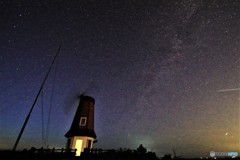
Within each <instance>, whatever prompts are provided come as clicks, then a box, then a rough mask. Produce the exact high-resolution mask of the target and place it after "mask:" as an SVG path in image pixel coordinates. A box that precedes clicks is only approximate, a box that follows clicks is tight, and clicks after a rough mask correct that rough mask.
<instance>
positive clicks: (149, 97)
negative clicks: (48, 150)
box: [0, 0, 240, 157]
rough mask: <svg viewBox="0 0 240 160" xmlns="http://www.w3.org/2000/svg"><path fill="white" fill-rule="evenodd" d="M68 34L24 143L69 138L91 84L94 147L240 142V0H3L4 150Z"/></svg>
mask: <svg viewBox="0 0 240 160" xmlns="http://www.w3.org/2000/svg"><path fill="white" fill-rule="evenodd" d="M60 43H62V48H61V50H60V54H59V56H58V58H57V62H56V63H55V64H54V66H53V68H52V71H51V73H50V75H49V77H48V80H47V82H46V84H45V86H44V89H43V94H41V95H40V97H39V99H38V102H37V105H36V106H35V108H34V111H33V113H32V115H31V117H30V120H29V123H28V125H27V127H26V129H25V132H24V133H23V136H22V139H21V140H20V143H19V146H18V149H23V148H30V147H32V146H34V147H41V146H44V147H46V146H47V145H49V147H56V148H62V147H65V144H66V138H65V137H64V134H65V133H66V132H67V131H68V130H69V128H70V125H71V123H72V120H73V117H74V114H75V112H76V109H77V105H78V102H79V99H78V98H77V97H78V96H79V95H80V94H82V93H84V94H86V95H89V96H93V97H94V98H95V100H96V103H95V132H96V134H97V139H98V142H97V143H96V144H95V147H98V148H103V149H112V148H115V149H118V148H120V147H121V148H132V149H135V148H137V147H138V146H139V145H140V144H143V146H145V147H146V148H147V149H148V150H151V151H153V152H156V153H157V155H158V156H162V155H164V154H165V153H171V150H172V148H173V147H174V148H178V149H177V153H178V154H179V155H182V156H184V157H191V156H196V157H200V156H209V152H210V151H212V150H213V151H238V152H239V151H240V149H239V146H240V143H239V137H240V136H239V135H240V126H239V121H240V119H239V112H240V109H239V107H240V97H239V90H238V89H239V88H240V81H239V78H240V77H239V71H240V53H239V52H240V1H238V0H208V1H207V0H195V1H194V0H181V1H180V0H178V1H177V0H172V1H169V0H159V1H153V0H146V1H137V0H126V1H122V0H121V1H120V0H119V1H117V0H115V1H104V0H103V1H102V0H101V1H100V0H99V1H97V0H76V1H68V0H51V1H50V0H41V1H39V2H37V1H26V0H17V1H16V0H12V1H9V0H0V149H12V147H13V144H14V142H15V140H16V138H17V135H18V133H19V131H20V129H21V127H22V124H23V122H24V120H25V117H26V115H27V114H28V112H29V110H30V107H31V105H32V103H33V101H34V98H35V96H36V94H37V92H38V90H39V88H40V85H41V83H42V81H43V79H44V77H45V75H46V73H47V70H48V68H49V67H50V64H51V62H52V60H53V57H54V55H55V54H56V52H57V49H58V47H59V45H60ZM227 89H235V90H230V91H227ZM219 90H226V91H219ZM42 108H43V110H42ZM48 117H50V119H49V118H48ZM42 122H43V123H42Z"/></svg>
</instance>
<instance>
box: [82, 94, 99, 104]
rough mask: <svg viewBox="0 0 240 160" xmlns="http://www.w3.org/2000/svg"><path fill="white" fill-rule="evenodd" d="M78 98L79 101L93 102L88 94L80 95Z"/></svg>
mask: <svg viewBox="0 0 240 160" xmlns="http://www.w3.org/2000/svg"><path fill="white" fill-rule="evenodd" d="M80 99H81V101H90V102H93V103H95V99H94V98H93V97H90V96H85V95H81V96H80Z"/></svg>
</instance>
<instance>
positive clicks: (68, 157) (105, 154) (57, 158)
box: [0, 145, 228, 160]
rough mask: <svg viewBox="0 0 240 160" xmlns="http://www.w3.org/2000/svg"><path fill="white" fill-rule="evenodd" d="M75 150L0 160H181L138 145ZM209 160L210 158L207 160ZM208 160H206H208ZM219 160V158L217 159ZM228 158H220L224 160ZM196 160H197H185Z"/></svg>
mask: <svg viewBox="0 0 240 160" xmlns="http://www.w3.org/2000/svg"><path fill="white" fill-rule="evenodd" d="M75 154H76V150H69V149H64V148H62V149H55V148H53V149H43V148H40V149H36V148H34V147H32V148H31V149H30V150H26V149H25V150H23V151H10V150H5V151H1V150H0V160H160V159H162V160H177V159H178V160H183V158H179V157H174V156H173V155H171V154H165V155H164V156H163V157H161V158H158V157H157V156H156V154H155V153H154V152H149V151H148V152H147V150H146V148H144V147H143V146H142V145H140V146H139V147H138V148H137V149H135V150H132V149H118V150H115V149H108V150H106V149H91V150H89V149H85V150H84V152H82V153H81V156H80V157H76V156H75ZM209 159H211V158H209ZM209 159H208V160H209ZM218 159H219V158H218ZM226 159H228V158H222V159H221V160H226ZM187 160H197V159H187Z"/></svg>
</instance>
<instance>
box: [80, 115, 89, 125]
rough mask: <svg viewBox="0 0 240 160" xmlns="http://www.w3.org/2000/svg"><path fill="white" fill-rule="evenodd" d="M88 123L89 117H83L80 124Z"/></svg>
mask: <svg viewBox="0 0 240 160" xmlns="http://www.w3.org/2000/svg"><path fill="white" fill-rule="evenodd" d="M86 124H87V117H81V119H80V124H79V125H80V126H86Z"/></svg>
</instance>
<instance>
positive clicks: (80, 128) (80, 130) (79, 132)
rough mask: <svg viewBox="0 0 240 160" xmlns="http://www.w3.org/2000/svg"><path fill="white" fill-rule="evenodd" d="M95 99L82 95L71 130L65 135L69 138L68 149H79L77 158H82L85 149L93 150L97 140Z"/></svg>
mask: <svg viewBox="0 0 240 160" xmlns="http://www.w3.org/2000/svg"><path fill="white" fill-rule="evenodd" d="M94 104H95V99H94V98H93V97H90V96H85V95H83V94H82V95H81V96H80V102H79V105H78V108H77V111H76V114H75V116H74V119H73V122H72V125H71V127H70V130H69V131H68V132H67V133H66V134H65V137H66V138H68V143H67V148H68V149H77V152H76V156H80V155H81V152H83V151H84V149H89V150H90V149H92V148H93V142H94V140H95V139H96V137H97V136H96V133H95V131H94Z"/></svg>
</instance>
